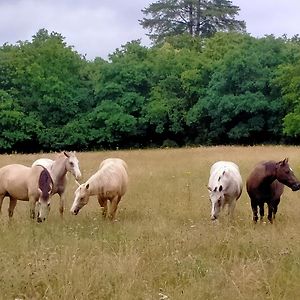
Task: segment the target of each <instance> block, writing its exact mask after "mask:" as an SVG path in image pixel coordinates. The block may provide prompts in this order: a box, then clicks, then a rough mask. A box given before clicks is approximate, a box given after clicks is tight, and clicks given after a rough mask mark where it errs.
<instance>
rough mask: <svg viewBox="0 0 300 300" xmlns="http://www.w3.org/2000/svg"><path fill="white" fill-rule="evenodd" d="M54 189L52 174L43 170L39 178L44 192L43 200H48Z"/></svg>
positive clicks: (40, 186)
mask: <svg viewBox="0 0 300 300" xmlns="http://www.w3.org/2000/svg"><path fill="white" fill-rule="evenodd" d="M52 187H53V181H52V178H51V175H50V173H49V172H48V170H47V169H46V168H43V171H42V172H41V174H40V178H39V188H40V189H41V191H42V197H43V199H48V197H49V195H50V193H51V191H52Z"/></svg>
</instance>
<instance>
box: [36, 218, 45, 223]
mask: <svg viewBox="0 0 300 300" xmlns="http://www.w3.org/2000/svg"><path fill="white" fill-rule="evenodd" d="M36 220H37V221H38V223H42V222H43V221H45V220H46V218H43V219H42V218H40V217H37V219H36Z"/></svg>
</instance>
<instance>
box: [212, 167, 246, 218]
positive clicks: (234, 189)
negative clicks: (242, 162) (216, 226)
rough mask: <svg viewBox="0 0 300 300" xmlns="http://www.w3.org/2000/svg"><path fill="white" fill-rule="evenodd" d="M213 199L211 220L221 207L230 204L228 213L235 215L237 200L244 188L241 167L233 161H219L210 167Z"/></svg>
mask: <svg viewBox="0 0 300 300" xmlns="http://www.w3.org/2000/svg"><path fill="white" fill-rule="evenodd" d="M207 188H208V190H209V198H210V201H211V220H213V221H214V220H216V219H217V218H218V216H219V213H220V211H221V209H223V208H224V206H225V205H226V204H227V205H228V214H229V215H230V217H232V216H233V211H234V208H235V204H236V201H237V200H238V199H239V197H240V196H241V193H242V189H243V182H242V177H241V174H240V171H239V167H238V166H237V165H236V164H235V163H233V162H231V161H218V162H216V163H214V164H213V165H212V167H211V169H210V177H209V181H208V186H207Z"/></svg>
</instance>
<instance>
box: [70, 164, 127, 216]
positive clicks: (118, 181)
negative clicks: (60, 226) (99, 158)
mask: <svg viewBox="0 0 300 300" xmlns="http://www.w3.org/2000/svg"><path fill="white" fill-rule="evenodd" d="M127 184H128V175H127V164H126V163H125V161H123V160H122V159H120V158H108V159H106V160H104V161H103V162H102V163H101V164H100V166H99V169H98V171H97V172H96V173H95V174H94V175H92V176H91V177H90V178H89V179H88V180H87V181H86V182H85V183H84V184H81V185H79V186H78V188H77V190H76V191H75V198H74V202H73V205H72V207H71V210H70V211H71V213H72V214H74V215H77V214H78V212H79V211H80V209H81V208H82V207H83V206H84V205H86V204H87V203H88V201H89V197H90V196H93V195H96V196H97V197H98V203H99V205H100V206H101V207H102V208H103V217H104V218H105V217H106V215H107V210H108V207H107V202H108V201H109V202H110V207H109V208H110V209H109V212H108V218H109V219H111V220H114V218H115V214H116V211H117V207H118V204H119V202H120V201H121V199H122V197H123V196H124V194H125V192H126V190H127Z"/></svg>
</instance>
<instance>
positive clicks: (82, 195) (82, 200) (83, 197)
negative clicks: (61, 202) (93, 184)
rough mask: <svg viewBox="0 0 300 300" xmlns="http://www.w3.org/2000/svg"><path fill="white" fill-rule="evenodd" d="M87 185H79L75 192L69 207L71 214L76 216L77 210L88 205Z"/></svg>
mask: <svg viewBox="0 0 300 300" xmlns="http://www.w3.org/2000/svg"><path fill="white" fill-rule="evenodd" d="M88 187H89V185H84V184H82V185H80V186H79V187H78V188H77V190H76V191H75V193H74V194H75V197H74V201H73V204H72V207H71V210H70V211H71V213H72V214H74V215H77V214H78V212H79V210H80V209H81V208H82V207H83V206H84V205H86V204H87V203H88V201H89V194H88Z"/></svg>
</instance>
